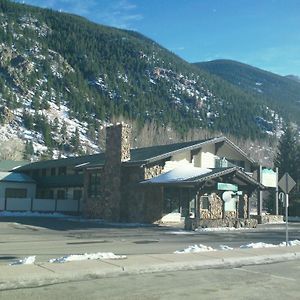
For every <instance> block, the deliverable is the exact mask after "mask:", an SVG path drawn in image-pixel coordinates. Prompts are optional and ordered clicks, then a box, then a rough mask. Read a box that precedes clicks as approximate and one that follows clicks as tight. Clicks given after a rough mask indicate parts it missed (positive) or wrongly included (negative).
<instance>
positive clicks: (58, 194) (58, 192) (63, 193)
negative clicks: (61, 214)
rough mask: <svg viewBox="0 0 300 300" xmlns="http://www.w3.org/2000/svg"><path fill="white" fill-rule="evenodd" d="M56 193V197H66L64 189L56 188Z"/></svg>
mask: <svg viewBox="0 0 300 300" xmlns="http://www.w3.org/2000/svg"><path fill="white" fill-rule="evenodd" d="M56 195H57V199H66V192H65V190H58V191H57V194H56Z"/></svg>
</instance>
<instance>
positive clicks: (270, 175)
mask: <svg viewBox="0 0 300 300" xmlns="http://www.w3.org/2000/svg"><path fill="white" fill-rule="evenodd" d="M261 177H262V180H261V183H262V184H263V185H264V186H266V187H274V188H276V183H277V174H276V172H274V171H273V170H272V169H262V174H261Z"/></svg>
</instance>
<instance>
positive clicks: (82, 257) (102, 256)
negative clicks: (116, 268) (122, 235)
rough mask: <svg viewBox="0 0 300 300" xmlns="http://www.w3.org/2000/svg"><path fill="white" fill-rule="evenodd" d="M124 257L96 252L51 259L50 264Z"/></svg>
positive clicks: (122, 257) (122, 256)
mask: <svg viewBox="0 0 300 300" xmlns="http://www.w3.org/2000/svg"><path fill="white" fill-rule="evenodd" d="M125 258H126V256H125V255H115V254H114V253H112V252H98V253H85V254H71V255H67V256H62V257H58V258H52V259H50V260H49V262H50V263H65V262H68V261H83V260H97V259H125Z"/></svg>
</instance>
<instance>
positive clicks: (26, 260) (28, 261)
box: [9, 256, 35, 266]
mask: <svg viewBox="0 0 300 300" xmlns="http://www.w3.org/2000/svg"><path fill="white" fill-rule="evenodd" d="M34 262H35V256H28V257H24V258H23V259H19V260H16V261H14V262H12V263H10V264H9V265H10V266H15V265H32V264H33V263H34Z"/></svg>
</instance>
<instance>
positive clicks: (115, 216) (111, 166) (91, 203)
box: [85, 124, 131, 221]
mask: <svg viewBox="0 0 300 300" xmlns="http://www.w3.org/2000/svg"><path fill="white" fill-rule="evenodd" d="M130 134H131V128H130V126H129V125H127V124H117V125H114V126H110V127H107V128H106V149H107V151H106V152H105V163H104V168H103V169H101V170H98V171H97V170H90V171H89V170H87V171H86V174H85V191H86V193H87V191H88V186H89V182H88V180H89V173H91V172H100V173H101V176H100V177H99V180H100V184H101V189H100V191H101V192H100V193H99V195H97V196H96V197H93V198H91V197H89V196H88V195H85V200H86V202H85V214H86V215H87V216H89V217H99V218H103V219H105V220H110V221H119V220H120V216H121V211H120V209H121V200H122V178H121V175H122V169H121V165H122V162H124V161H127V160H130Z"/></svg>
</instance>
